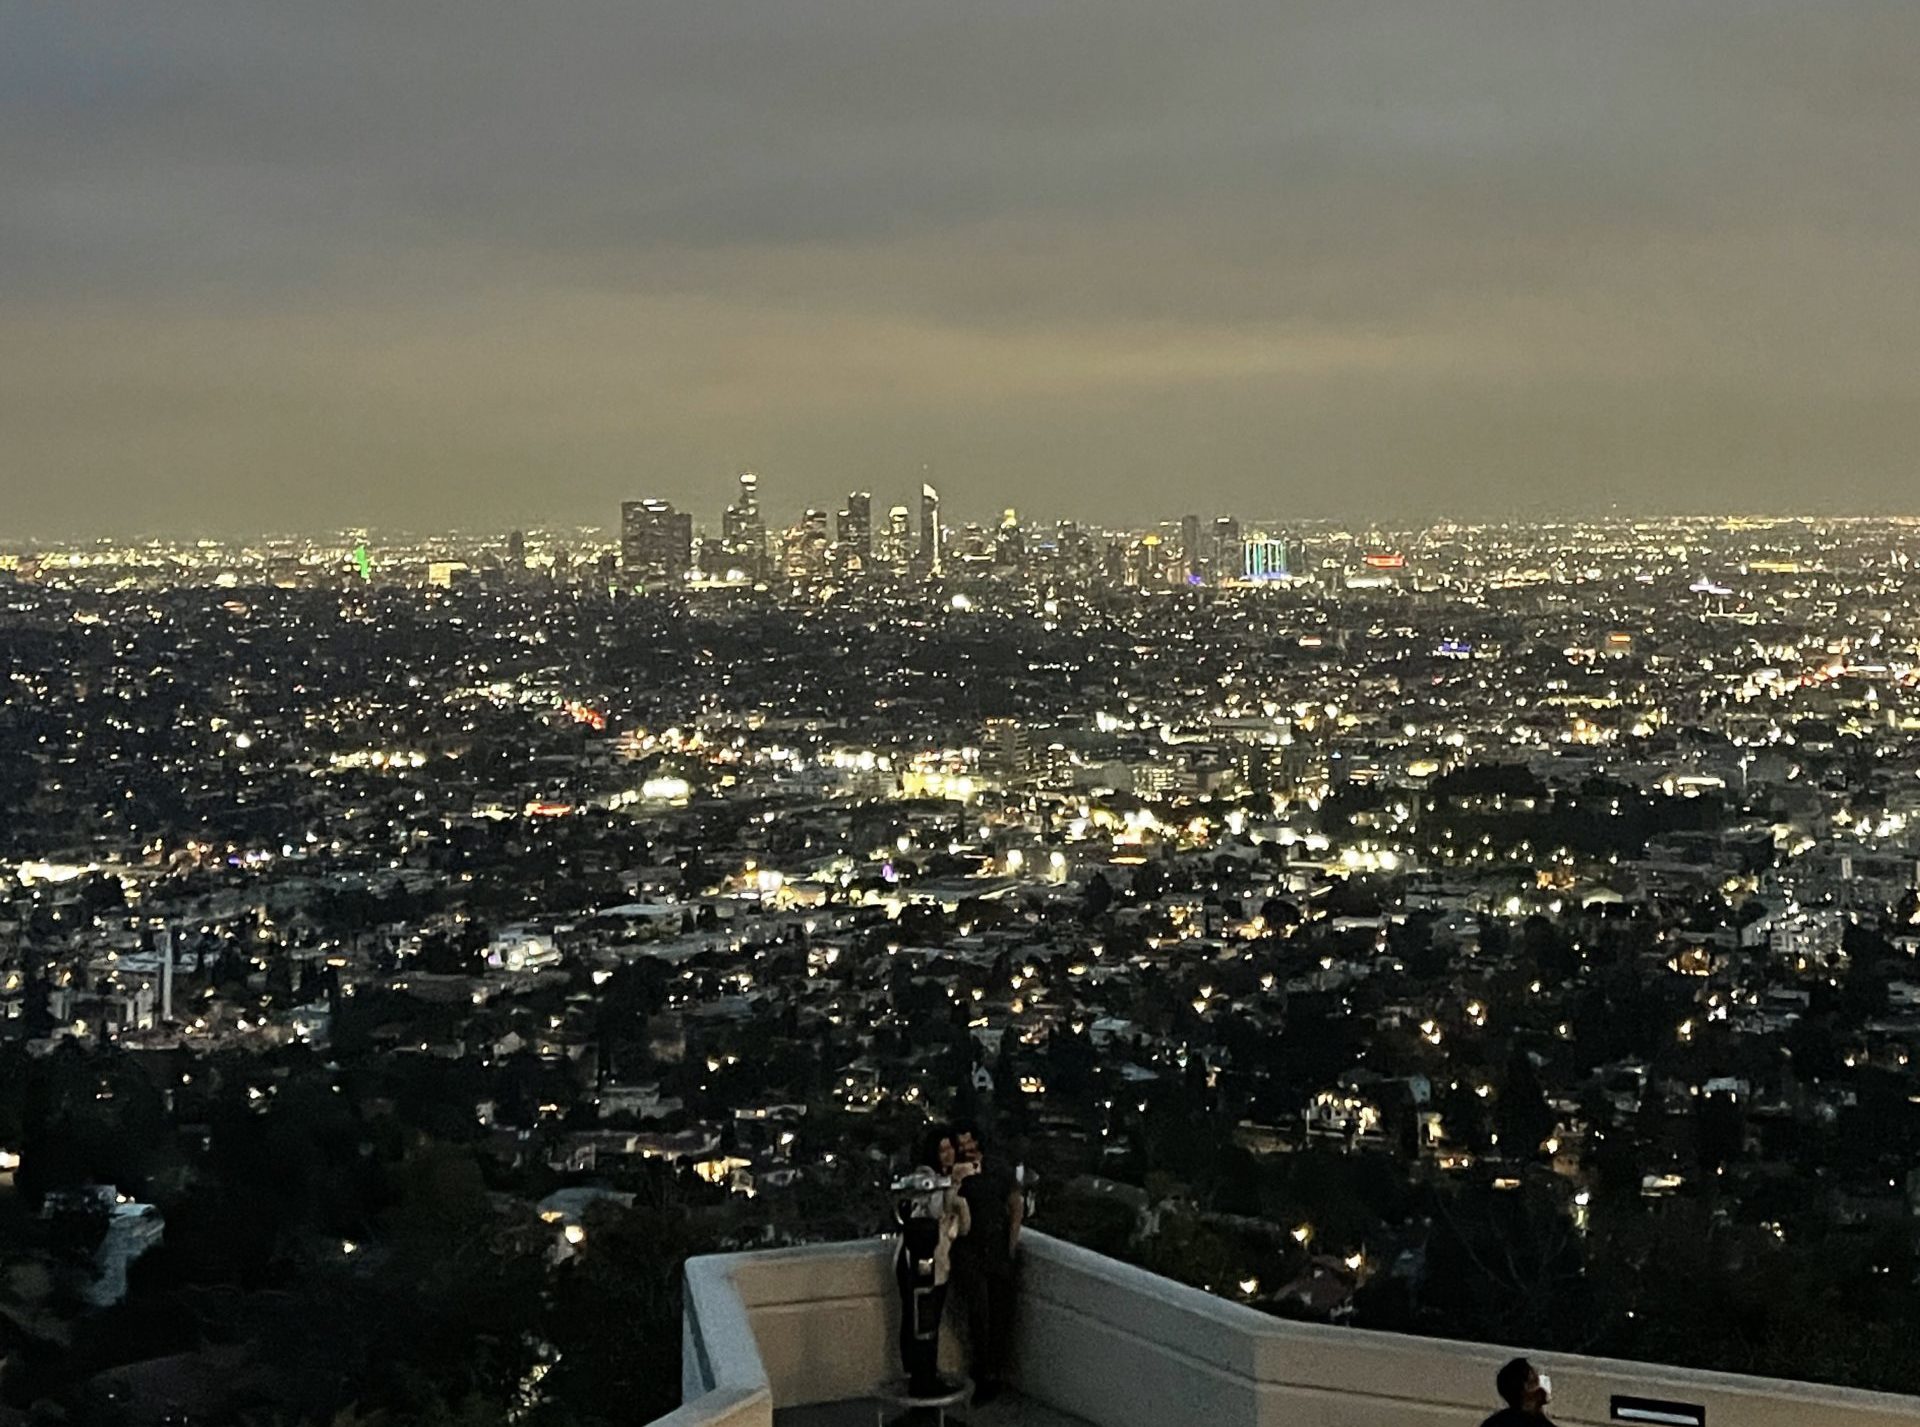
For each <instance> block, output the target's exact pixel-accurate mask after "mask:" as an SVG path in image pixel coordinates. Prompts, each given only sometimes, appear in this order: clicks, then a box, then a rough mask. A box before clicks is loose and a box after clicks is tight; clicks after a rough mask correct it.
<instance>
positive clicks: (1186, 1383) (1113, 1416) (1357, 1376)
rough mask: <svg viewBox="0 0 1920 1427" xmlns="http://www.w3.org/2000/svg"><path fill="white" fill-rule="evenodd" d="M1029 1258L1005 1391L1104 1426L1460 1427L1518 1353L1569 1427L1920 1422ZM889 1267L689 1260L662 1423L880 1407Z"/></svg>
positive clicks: (1807, 1386)
mask: <svg viewBox="0 0 1920 1427" xmlns="http://www.w3.org/2000/svg"><path fill="white" fill-rule="evenodd" d="M1021 1244H1022V1248H1021V1256H1022V1260H1023V1267H1022V1270H1021V1280H1020V1302H1019V1315H1020V1316H1019V1322H1018V1323H1017V1324H1016V1325H1015V1326H1016V1347H1017V1355H1016V1363H1015V1374H1014V1378H1015V1382H1014V1385H1015V1386H1016V1387H1017V1388H1018V1389H1019V1391H1020V1392H1021V1393H1022V1394H1024V1395H1025V1396H1027V1397H1030V1398H1033V1399H1035V1400H1037V1401H1039V1402H1042V1403H1045V1404H1047V1405H1048V1406H1051V1407H1054V1408H1056V1409H1058V1410H1059V1411H1061V1412H1064V1413H1068V1414H1070V1415H1072V1416H1074V1417H1077V1418H1080V1419H1082V1420H1083V1421H1085V1422H1088V1423H1091V1424H1094V1427H1175V1425H1176V1424H1181V1423H1189V1422H1196V1423H1197V1422H1205V1423H1207V1424H1209V1427H1256V1424H1257V1427H1376V1425H1377V1424H1378V1423H1381V1422H1393V1423H1397V1424H1408V1427H1421V1424H1431V1427H1441V1424H1446V1427H1461V1424H1468V1423H1473V1422H1477V1421H1479V1420H1480V1418H1481V1417H1483V1416H1485V1414H1486V1413H1487V1412H1488V1411H1490V1410H1491V1409H1492V1407H1493V1406H1494V1405H1495V1404H1494V1403H1493V1401H1492V1397H1493V1375H1494V1372H1495V1370H1496V1369H1497V1368H1498V1367H1499V1366H1500V1364H1501V1363H1503V1362H1505V1361H1506V1360H1507V1359H1508V1358H1509V1357H1512V1356H1514V1355H1515V1354H1516V1353H1517V1352H1529V1353H1530V1355H1531V1356H1533V1357H1535V1359H1536V1360H1537V1361H1540V1362H1542V1363H1543V1364H1544V1365H1546V1366H1547V1367H1549V1368H1550V1369H1551V1371H1552V1373H1553V1382H1554V1410H1553V1416H1554V1420H1555V1421H1556V1422H1558V1423H1560V1424H1562V1427H1613V1424H1617V1423H1654V1424H1660V1427H1691V1424H1696V1423H1699V1424H1710V1425H1711V1427H1920V1398H1909V1397H1897V1396H1893V1395H1891V1394H1887V1393H1873V1392H1858V1391H1852V1390H1849V1389H1845V1388H1831V1387H1821V1386H1818V1385H1815V1384H1811V1383H1796V1382H1784V1381H1778V1380H1774V1379H1770V1378H1757V1377H1738V1376H1734V1375H1732V1374H1727V1373H1707V1372H1692V1371H1688V1370H1686V1369H1682V1368H1667V1367H1658V1366H1653V1365H1650V1364H1646V1363H1630V1362H1620V1361H1615V1360H1611V1359H1606V1358H1583V1357H1575V1356H1572V1355H1563V1354H1558V1353H1540V1352H1535V1351H1533V1350H1529V1349H1525V1348H1514V1349H1509V1348H1500V1347H1489V1346H1486V1345H1483V1344H1477V1343H1457V1342H1449V1341H1447V1340H1445V1339H1439V1338H1416V1337H1409V1336H1405V1335H1401V1334H1397V1333H1376V1332H1368V1331H1366V1330H1364V1329H1358V1328H1328V1327H1321V1326H1318V1325H1314V1324H1303V1323H1293V1322H1288V1321H1286V1320H1284V1319H1280V1318H1274V1317H1271V1316H1269V1315H1267V1314H1265V1313H1261V1312H1258V1311H1256V1310H1254V1309H1252V1308H1249V1307H1247V1306H1245V1305H1244V1304H1239V1303H1232V1302H1229V1301H1227V1300H1225V1299H1221V1298H1216V1297H1214V1296H1213V1295H1212V1294H1208V1293H1203V1292H1201V1291H1200V1290H1199V1289H1196V1288H1190V1287H1188V1286H1186V1285H1185V1284H1180V1283H1174V1282H1172V1281H1171V1280H1169V1279H1165V1278H1161V1277H1159V1276H1157V1275H1155V1274H1152V1273H1148V1272H1147V1271H1146V1270H1145V1269H1140V1268H1135V1267H1133V1266H1132V1265H1130V1264H1124V1263H1120V1262H1118V1261H1117V1260H1114V1259H1110V1258H1106V1257H1104V1256H1102V1255H1100V1254H1096V1253H1093V1252H1091V1251H1089V1250H1087V1249H1082V1248H1078V1247H1076V1246H1075V1245H1073V1244H1068V1243H1065V1242H1062V1241H1061V1240H1058V1239H1053V1238H1049V1237H1047V1236H1046V1235H1044V1234H1035V1233H1028V1234H1026V1235H1024V1236H1023V1237H1022V1240H1021ZM891 1259H892V1244H891V1241H889V1240H886V1239H868V1240H862V1241H857V1242H852V1243H840V1244H820V1245H813V1246H810V1247H806V1248H798V1249H779V1250H774V1251H772V1252H768V1253H746V1254H720V1255H714V1256H710V1257H707V1258H700V1259H694V1260H691V1261H690V1262H689V1263H688V1264H687V1270H686V1290H687V1291H686V1314H685V1331H684V1352H683V1355H682V1395H683V1398H684V1400H685V1403H686V1405H685V1406H683V1407H682V1408H680V1409H679V1411H677V1412H674V1413H672V1414H670V1415H669V1416H667V1417H665V1418H662V1419H660V1422H661V1423H663V1424H671V1427H771V1424H772V1421H773V1412H774V1409H775V1408H776V1407H797V1406H803V1405H806V1404H809V1403H816V1402H832V1401H840V1400H843V1399H851V1398H862V1397H868V1396H871V1395H873V1393H874V1392H875V1390H876V1389H877V1388H878V1387H879V1385H880V1384H881V1383H883V1382H885V1381H886V1380H887V1379H889V1378H891V1377H893V1376H894V1375H896V1373H897V1372H898V1365H897V1362H896V1360H895V1345H894V1335H895V1328H896V1323H897V1311H898V1310H897V1307H896V1304H895V1301H894V1300H895V1290H894V1285H893V1278H892V1274H891V1271H890V1264H891ZM955 1316H958V1315H949V1317H950V1319H951V1318H952V1317H955ZM951 1347H952V1345H951V1344H949V1345H948V1352H949V1353H950V1352H951ZM1695 1414H1697V1415H1695Z"/></svg>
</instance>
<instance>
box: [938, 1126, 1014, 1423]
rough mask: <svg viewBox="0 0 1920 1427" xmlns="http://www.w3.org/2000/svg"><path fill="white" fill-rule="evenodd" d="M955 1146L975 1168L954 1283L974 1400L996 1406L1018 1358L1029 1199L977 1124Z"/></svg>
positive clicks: (965, 1184) (957, 1131)
mask: <svg viewBox="0 0 1920 1427" xmlns="http://www.w3.org/2000/svg"><path fill="white" fill-rule="evenodd" d="M954 1146H955V1148H956V1149H957V1150H958V1151H959V1155H960V1158H961V1159H963V1160H966V1161H968V1162H970V1163H972V1164H973V1165H974V1166H975V1169H974V1172H973V1173H972V1174H971V1175H969V1176H968V1177H967V1178H966V1179H965V1180H963V1181H962V1182H961V1184H960V1193H961V1194H962V1195H964V1196H965V1198H966V1201H967V1207H968V1210H969V1213H970V1215H971V1218H972V1229H971V1232H970V1233H968V1235H967V1236H966V1237H965V1238H964V1239H961V1240H959V1241H958V1242H956V1243H955V1245H954V1254H953V1281H954V1284H955V1285H956V1287H957V1289H958V1291H959V1294H960V1297H961V1300H962V1301H963V1302H964V1303H965V1304H966V1309H967V1351H968V1353H969V1355H970V1356H971V1360H972V1361H971V1367H972V1371H973V1381H974V1400H975V1401H976V1402H991V1401H993V1399H994V1398H996V1397H998V1396H999V1395H1000V1392H1001V1390H1002V1389H1003V1388H1004V1387H1005V1386H1006V1382H1007V1370H1008V1365H1009V1359H1010V1357H1011V1353H1012V1347H1013V1306H1014V1296H1015V1295H1014V1288H1015V1284H1014V1273H1015V1268H1016V1265H1017V1263H1018V1254H1019V1250H1020V1221H1021V1220H1022V1219H1023V1218H1024V1217H1025V1214H1026V1198H1025V1196H1024V1195H1023V1194H1022V1193H1021V1192H1020V1185H1019V1183H1018V1181H1017V1180H1015V1178H1014V1176H1013V1172H1012V1171H1011V1170H1010V1169H1008V1168H1007V1167H1006V1165H1005V1164H1004V1163H1003V1162H1002V1161H1001V1159H1000V1157H999V1156H997V1155H991V1154H988V1153H987V1151H986V1146H985V1145H984V1144H983V1143H982V1142H981V1138H980V1130H979V1127H978V1126H977V1125H971V1124H961V1125H958V1126H956V1127H955V1128H954Z"/></svg>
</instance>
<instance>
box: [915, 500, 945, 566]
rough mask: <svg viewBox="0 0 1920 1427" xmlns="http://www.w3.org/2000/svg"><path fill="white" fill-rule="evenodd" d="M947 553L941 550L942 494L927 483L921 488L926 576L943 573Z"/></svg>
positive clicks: (921, 551) (921, 546)
mask: <svg viewBox="0 0 1920 1427" xmlns="http://www.w3.org/2000/svg"><path fill="white" fill-rule="evenodd" d="M945 554H946V552H945V551H944V550H943V549H942V548H941V536H940V492H939V491H937V490H935V489H934V488H933V487H932V486H930V485H927V484H925V483H922V484H921V487H920V568H921V570H922V571H924V572H925V573H926V574H929V575H937V574H939V573H940V572H941V567H942V565H943V564H944V556H945Z"/></svg>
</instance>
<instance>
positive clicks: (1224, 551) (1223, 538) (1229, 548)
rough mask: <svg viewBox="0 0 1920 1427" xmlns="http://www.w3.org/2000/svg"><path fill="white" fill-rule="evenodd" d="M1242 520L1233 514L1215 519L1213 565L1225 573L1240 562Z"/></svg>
mask: <svg viewBox="0 0 1920 1427" xmlns="http://www.w3.org/2000/svg"><path fill="white" fill-rule="evenodd" d="M1240 554H1241V551H1240V522H1239V521H1238V520H1237V519H1236V518H1234V517H1233V516H1231V515H1220V516H1215V517H1214V521H1213V567H1214V568H1215V569H1216V570H1219V571H1221V572H1222V573H1223V574H1224V573H1225V572H1227V571H1229V570H1233V569H1236V568H1238V566H1239V564H1240Z"/></svg>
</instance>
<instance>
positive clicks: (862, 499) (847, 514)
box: [839, 491, 873, 565]
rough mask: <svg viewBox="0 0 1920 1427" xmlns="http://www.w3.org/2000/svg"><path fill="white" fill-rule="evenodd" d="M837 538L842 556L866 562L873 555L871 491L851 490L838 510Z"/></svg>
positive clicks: (862, 562)
mask: <svg viewBox="0 0 1920 1427" xmlns="http://www.w3.org/2000/svg"><path fill="white" fill-rule="evenodd" d="M839 539H840V545H841V554H842V557H843V558H852V559H858V560H859V561H860V563H861V564H863V565H864V564H866V563H867V561H868V560H869V559H871V558H872V556H873V492H872V491H852V492H849V493H848V495H847V508H846V509H845V510H843V511H841V512H840V530H839Z"/></svg>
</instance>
